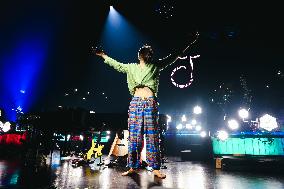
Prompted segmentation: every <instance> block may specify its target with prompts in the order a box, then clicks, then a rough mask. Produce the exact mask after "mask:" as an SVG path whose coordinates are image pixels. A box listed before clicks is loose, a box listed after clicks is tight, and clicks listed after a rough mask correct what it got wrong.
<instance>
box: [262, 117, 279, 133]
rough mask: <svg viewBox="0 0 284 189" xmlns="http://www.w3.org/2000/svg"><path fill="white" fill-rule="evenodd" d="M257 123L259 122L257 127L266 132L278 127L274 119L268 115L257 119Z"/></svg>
mask: <svg viewBox="0 0 284 189" xmlns="http://www.w3.org/2000/svg"><path fill="white" fill-rule="evenodd" d="M259 122H260V123H259V127H261V128H263V129H265V130H267V131H272V130H273V129H276V128H277V127H278V124H277V121H276V118H275V117H273V116H271V115H268V114H265V115H264V116H262V117H261V118H260V119H259Z"/></svg>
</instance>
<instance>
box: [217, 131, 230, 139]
mask: <svg viewBox="0 0 284 189" xmlns="http://www.w3.org/2000/svg"><path fill="white" fill-rule="evenodd" d="M217 137H218V138H219V139H220V140H223V141H224V140H226V139H227V138H228V137H229V135H228V133H227V132H226V131H218V132H217Z"/></svg>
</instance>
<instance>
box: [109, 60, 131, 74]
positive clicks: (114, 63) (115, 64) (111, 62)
mask: <svg viewBox="0 0 284 189" xmlns="http://www.w3.org/2000/svg"><path fill="white" fill-rule="evenodd" d="M104 62H105V63H106V64H108V65H110V66H111V67H113V68H114V69H116V70H117V71H119V72H122V73H127V71H128V64H123V63H120V62H118V61H116V60H114V59H112V58H110V57H106V58H105V61H104Z"/></svg>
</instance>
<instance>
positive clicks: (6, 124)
mask: <svg viewBox="0 0 284 189" xmlns="http://www.w3.org/2000/svg"><path fill="white" fill-rule="evenodd" d="M10 129H11V123H10V122H8V121H7V122H6V123H4V125H3V126H2V130H3V131H4V132H8V131H9V130H10Z"/></svg>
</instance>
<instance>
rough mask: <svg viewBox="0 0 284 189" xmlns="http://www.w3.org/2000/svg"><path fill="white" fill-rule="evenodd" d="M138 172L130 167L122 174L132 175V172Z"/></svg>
mask: <svg viewBox="0 0 284 189" xmlns="http://www.w3.org/2000/svg"><path fill="white" fill-rule="evenodd" d="M136 173H137V171H136V170H134V169H132V168H130V169H129V170H128V171H126V172H124V173H122V174H121V175H122V176H128V175H132V174H136Z"/></svg>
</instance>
